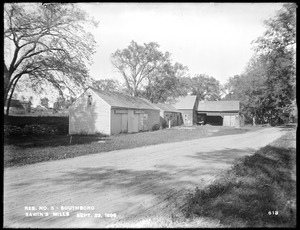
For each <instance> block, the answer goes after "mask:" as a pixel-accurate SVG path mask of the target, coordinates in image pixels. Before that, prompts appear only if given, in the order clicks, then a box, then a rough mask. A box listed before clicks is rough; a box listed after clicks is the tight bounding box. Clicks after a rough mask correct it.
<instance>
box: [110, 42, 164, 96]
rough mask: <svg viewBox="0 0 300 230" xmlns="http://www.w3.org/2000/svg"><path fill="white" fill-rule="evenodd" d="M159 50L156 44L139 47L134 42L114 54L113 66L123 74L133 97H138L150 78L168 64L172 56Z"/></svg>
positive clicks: (151, 43)
mask: <svg viewBox="0 0 300 230" xmlns="http://www.w3.org/2000/svg"><path fill="white" fill-rule="evenodd" d="M158 48H159V45H158V44H157V43H155V42H150V43H147V44H146V43H145V44H143V45H139V44H138V43H137V42H135V41H132V42H131V43H130V45H129V46H128V47H127V48H125V49H123V50H117V51H116V52H115V53H113V54H112V64H113V65H114V66H115V68H116V69H117V70H118V71H119V72H120V73H121V74H122V76H123V78H124V80H125V82H126V87H127V89H128V91H129V92H130V94H131V95H133V96H137V95H138V92H139V90H141V89H142V88H143V87H144V86H145V84H146V83H147V80H149V79H148V77H149V76H150V75H151V74H152V73H153V72H154V71H156V70H158V69H159V68H161V67H162V66H163V65H164V64H166V63H168V61H169V57H170V54H169V53H168V52H165V53H163V52H161V51H159V50H158Z"/></svg>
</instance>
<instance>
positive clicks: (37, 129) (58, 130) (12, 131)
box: [4, 124, 68, 136]
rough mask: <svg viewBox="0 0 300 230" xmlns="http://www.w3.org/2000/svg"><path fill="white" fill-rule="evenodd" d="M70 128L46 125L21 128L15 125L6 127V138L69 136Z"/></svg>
mask: <svg viewBox="0 0 300 230" xmlns="http://www.w3.org/2000/svg"><path fill="white" fill-rule="evenodd" d="M67 133H68V127H67V126H65V125H60V126H55V125H45V124H32V125H25V126H24V127H19V126H15V125H4V135H5V136H22V135H59V134H67Z"/></svg>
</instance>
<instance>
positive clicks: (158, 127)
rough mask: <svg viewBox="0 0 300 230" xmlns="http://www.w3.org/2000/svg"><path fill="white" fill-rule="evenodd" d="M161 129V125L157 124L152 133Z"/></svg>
mask: <svg viewBox="0 0 300 230" xmlns="http://www.w3.org/2000/svg"><path fill="white" fill-rule="evenodd" d="M159 129H160V124H155V125H153V126H152V131H156V130H159Z"/></svg>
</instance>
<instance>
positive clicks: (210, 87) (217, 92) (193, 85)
mask: <svg viewBox="0 0 300 230" xmlns="http://www.w3.org/2000/svg"><path fill="white" fill-rule="evenodd" d="M189 86H190V89H191V91H192V95H197V96H198V97H199V100H204V99H206V100H209V101H217V100H220V99H221V85H220V82H219V81H218V80H217V79H215V78H214V77H210V76H208V75H206V74H198V75H196V76H195V77H193V78H191V80H190V85H189Z"/></svg>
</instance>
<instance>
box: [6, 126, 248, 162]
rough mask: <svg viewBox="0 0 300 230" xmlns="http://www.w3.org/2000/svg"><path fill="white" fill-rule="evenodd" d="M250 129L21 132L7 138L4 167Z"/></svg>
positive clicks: (202, 127)
mask: <svg viewBox="0 0 300 230" xmlns="http://www.w3.org/2000/svg"><path fill="white" fill-rule="evenodd" d="M247 131H249V129H246V128H241V129H235V128H232V127H222V126H194V127H192V129H188V128H184V127H182V128H178V127H176V128H175V127H174V128H172V129H163V130H158V131H153V132H140V133H133V134H120V135H115V136H110V137H104V136H72V139H70V136H66V135H64V136H58V135H53V136H42V135H41V136H20V137H6V138H5V139H4V167H12V166H22V165H26V164H34V163H37V162H44V161H51V160H60V159H66V158H73V157H76V156H83V155H88V154H94V153H100V152H108V151H113V150H120V149H130V148H136V147H142V146H147V145H156V144H161V143H170V142H179V141H185V140H192V139H198V138H203V137H208V136H221V135H231V134H241V133H245V132H247Z"/></svg>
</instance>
